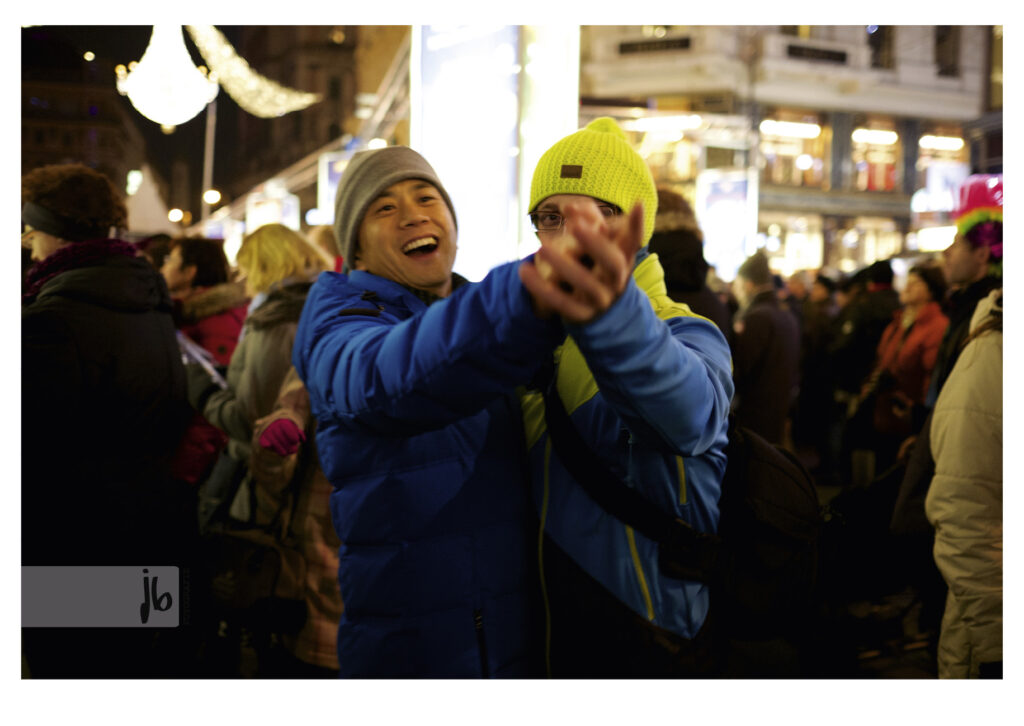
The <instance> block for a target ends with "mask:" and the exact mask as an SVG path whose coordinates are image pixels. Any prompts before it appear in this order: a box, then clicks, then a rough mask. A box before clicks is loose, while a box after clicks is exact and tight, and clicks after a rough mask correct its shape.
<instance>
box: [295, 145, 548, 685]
mask: <svg viewBox="0 0 1024 726" xmlns="http://www.w3.org/2000/svg"><path fill="white" fill-rule="evenodd" d="M335 220H336V222H335V228H336V231H337V236H338V240H339V242H340V243H341V244H342V245H343V247H344V250H345V263H346V267H347V268H348V269H349V274H348V275H347V277H346V275H343V274H339V273H333V272H326V273H323V274H322V275H321V276H320V278H319V279H318V281H317V282H316V284H314V286H313V287H312V289H311V290H310V292H309V296H308V298H307V301H306V305H305V308H304V311H303V315H302V318H301V320H300V322H299V328H298V332H297V335H296V340H295V347H294V349H293V361H294V363H295V367H296V368H297V370H298V372H299V375H300V376H301V377H302V379H303V381H304V382H305V384H306V387H307V389H308V390H309V395H310V400H311V404H312V408H313V412H314V414H315V415H316V417H317V419H318V422H319V427H318V432H317V448H318V450H319V452H320V457H321V464H322V467H323V470H324V472H325V474H326V475H327V478H328V479H329V480H330V482H331V483H332V485H333V486H334V492H333V494H332V495H331V513H332V518H333V520H334V527H335V529H336V531H337V533H338V536H339V538H340V539H341V541H342V546H341V550H340V565H339V568H338V578H339V582H340V585H341V594H342V599H343V601H344V603H345V611H344V614H343V615H342V619H341V623H340V626H339V629H338V658H339V662H340V666H341V675H342V676H347V677H403V676H411V677H460V678H467V677H526V676H532V675H539V673H540V659H539V652H540V650H539V649H540V643H541V630H540V627H541V624H540V605H539V588H538V587H537V578H536V553H535V549H534V548H535V546H536V545H535V543H536V537H537V524H536V514H535V513H534V512H533V511H532V506H531V504H530V501H529V487H528V483H527V482H528V473H527V468H526V451H525V448H524V445H523V426H522V419H521V414H520V409H519V404H518V401H517V400H516V397H515V395H514V389H515V386H516V385H518V384H524V383H526V382H528V381H529V380H530V379H531V378H532V377H533V376H534V374H535V372H536V371H537V369H538V368H540V366H541V365H542V364H543V363H544V362H545V361H546V360H547V359H548V358H550V355H551V351H552V350H553V349H554V347H555V345H557V343H558V342H559V341H560V339H561V337H562V335H563V332H562V329H561V325H560V323H559V322H558V321H557V319H555V318H550V319H541V318H539V317H537V316H536V315H535V314H534V312H533V309H532V305H531V298H530V295H529V294H528V293H527V292H526V290H525V289H524V288H523V287H522V285H521V284H520V282H519V280H518V278H517V274H516V270H517V266H518V263H511V264H507V265H504V266H501V267H498V268H496V269H495V270H493V271H492V272H491V273H490V274H489V275H488V276H487V277H486V278H485V279H484V280H483V281H481V282H480V283H477V284H466V281H465V280H464V279H462V278H461V277H459V276H458V275H453V274H452V265H453V263H454V260H455V252H456V233H457V228H456V221H455V212H454V210H453V208H452V204H451V201H450V199H449V198H448V194H447V192H446V191H445V189H444V187H443V186H442V184H441V182H440V181H439V180H438V178H437V175H436V174H435V173H434V170H433V169H432V168H431V167H430V165H429V164H428V163H427V162H426V161H425V160H424V159H423V158H422V157H421V156H420V155H419V154H417V153H416V152H415V151H413V150H411V149H409V148H406V147H388V148H384V149H380V150H375V151H368V152H361V153H359V154H356V155H355V156H354V157H353V158H352V160H351V161H350V162H349V164H348V166H347V168H346V170H345V173H344V174H343V176H342V179H341V180H340V182H339V187H338V195H337V199H336V214H335Z"/></svg>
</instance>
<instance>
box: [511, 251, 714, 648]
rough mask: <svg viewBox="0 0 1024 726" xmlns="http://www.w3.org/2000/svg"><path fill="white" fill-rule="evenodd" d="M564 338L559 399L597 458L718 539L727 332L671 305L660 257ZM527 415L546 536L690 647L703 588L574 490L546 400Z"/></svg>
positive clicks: (528, 401) (530, 401) (537, 400)
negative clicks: (675, 574)
mask: <svg viewBox="0 0 1024 726" xmlns="http://www.w3.org/2000/svg"><path fill="white" fill-rule="evenodd" d="M568 332H569V336H570V337H569V338H567V339H566V341H565V343H564V345H562V346H561V347H560V348H559V349H558V350H557V351H556V353H555V359H556V370H557V386H558V393H559V395H560V396H561V398H562V401H563V402H564V404H565V408H566V411H568V412H569V414H570V417H571V418H572V421H573V424H574V426H575V427H576V429H577V430H578V431H579V432H580V434H581V435H582V436H583V438H584V439H585V440H586V441H587V442H588V444H589V445H590V448H591V449H592V450H593V451H594V452H595V455H597V456H598V457H599V458H600V460H601V462H602V463H603V464H604V465H605V466H606V467H607V468H608V469H609V470H610V471H612V472H615V473H616V474H617V475H618V476H620V477H621V478H623V479H624V480H625V481H627V483H629V484H630V485H631V486H633V487H635V488H637V489H639V490H640V491H641V492H642V493H643V494H644V496H646V497H647V499H649V500H650V501H652V502H654V503H655V504H657V505H659V506H660V507H661V508H662V509H664V510H665V511H667V512H670V513H672V514H673V515H674V516H676V517H679V518H681V519H683V520H685V521H686V522H688V523H689V524H691V525H692V526H693V527H695V528H696V529H697V530H699V531H702V532H714V531H716V529H717V526H718V514H719V512H718V500H719V495H720V493H721V481H722V476H723V474H724V472H725V463H726V457H725V445H726V443H727V435H726V429H727V427H728V415H729V403H730V400H731V399H732V395H733V383H732V372H731V363H730V357H729V346H728V344H727V343H726V340H725V337H724V336H723V335H722V332H721V331H720V330H719V329H718V328H717V327H716V326H715V325H714V323H712V322H711V321H709V320H707V319H706V318H703V317H700V316H698V315H696V314H695V313H693V312H691V311H690V309H689V308H688V307H687V306H685V305H682V304H680V303H676V302H674V301H672V300H671V299H670V298H669V297H668V296H667V293H666V291H665V282H664V273H663V271H662V268H661V264H660V263H659V262H658V257H657V255H655V254H651V255H649V256H647V257H645V258H644V259H643V260H642V261H641V262H640V263H639V264H638V265H637V267H636V269H635V270H634V271H633V279H632V280H631V281H630V283H629V285H628V286H627V288H626V290H625V292H624V293H623V295H622V296H621V297H620V298H619V299H618V300H617V301H616V302H615V304H614V305H612V307H611V308H610V309H609V310H608V311H607V312H606V313H605V314H603V315H602V316H601V317H599V318H598V319H597V320H595V321H593V322H591V323H589V324H587V325H583V326H568ZM523 415H524V422H525V425H526V427H527V445H528V446H529V451H530V465H531V470H532V472H533V479H534V482H535V499H536V506H537V507H538V511H539V512H540V514H541V520H542V523H543V526H544V528H545V531H546V532H547V534H548V535H549V536H550V537H551V538H552V539H553V540H554V541H555V543H556V544H557V545H558V546H559V547H560V548H561V549H562V550H564V551H565V553H566V554H568V555H569V556H570V557H571V558H572V559H573V560H575V562H576V563H577V564H578V565H579V566H580V567H582V568H583V569H584V570H585V571H586V572H587V573H589V574H590V575H591V576H592V577H593V578H594V579H596V580H597V581H598V582H600V583H601V584H602V585H604V587H605V588H607V589H608V590H609V591H611V592H612V593H613V594H614V595H615V596H616V597H618V598H619V600H621V601H622V602H623V603H625V604H626V605H628V606H629V607H630V608H631V609H632V610H633V611H634V612H635V613H638V614H639V615H641V616H643V617H645V618H647V619H648V620H649V621H650V622H652V623H654V624H655V625H657V626H660V627H661V628H664V629H667V630H670V631H672V632H673V633H676V634H677V635H680V636H682V637H684V638H688V639H689V638H693V637H694V636H695V635H696V634H697V631H699V630H700V627H701V625H702V624H703V623H704V619H705V616H706V615H707V610H708V591H707V587H706V586H705V585H703V584H701V583H698V582H691V581H684V580H678V579H673V578H670V577H665V576H663V575H662V574H661V572H660V570H659V568H658V547H657V545H656V544H655V543H654V542H653V541H652V540H649V539H647V538H646V537H644V536H643V535H640V534H638V533H635V532H634V531H633V529H632V528H631V527H628V526H626V525H625V524H623V523H622V522H620V521H619V520H617V519H615V518H614V517H612V516H610V515H609V514H607V513H606V512H605V511H604V510H603V509H601V508H600V507H599V506H598V505H597V504H596V503H595V502H594V501H593V500H592V499H591V498H590V497H589V496H588V495H587V494H586V492H585V491H584V490H583V489H582V487H580V486H579V485H578V484H577V483H576V482H575V481H574V480H573V479H572V477H571V476H570V474H569V473H568V472H567V471H566V470H565V468H564V467H563V465H562V462H561V460H560V459H559V457H558V454H557V453H556V452H554V451H553V449H552V447H551V443H550V441H549V438H548V435H547V431H546V426H545V423H544V403H543V399H542V397H541V394H539V393H536V392H533V393H527V394H526V395H524V397H523ZM580 606H581V607H585V604H584V603H580ZM553 635H554V634H553Z"/></svg>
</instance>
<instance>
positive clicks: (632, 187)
mask: <svg viewBox="0 0 1024 726" xmlns="http://www.w3.org/2000/svg"><path fill="white" fill-rule="evenodd" d="M553 194H585V195H586V196H588V197H594V198H595V199H600V200H601V201H603V202H608V203H610V204H614V205H615V206H617V207H619V208H621V209H622V211H623V213H624V214H629V212H630V210H631V209H632V208H633V205H634V204H636V203H637V202H643V205H644V244H647V242H648V240H650V239H651V234H652V233H653V232H654V217H655V215H656V214H657V213H658V192H657V189H656V187H655V185H654V177H653V176H651V170H650V169H649V168H648V167H647V162H645V161H644V160H643V157H642V156H640V154H638V153H637V152H636V151H634V150H633V147H631V146H630V145H629V142H628V141H627V140H626V134H625V133H624V132H623V131H622V129H621V128H619V125H618V124H617V123H615V120H614V119H611V118H609V117H607V116H602V117H601V118H598V119H594V120H593V121H591V122H590V123H589V124H587V125H586V126H585V127H584V128H582V129H580V130H579V131H577V132H576V133H573V134H570V135H569V136H566V137H565V138H564V139H562V140H561V141H558V142H557V143H555V145H554V146H552V147H551V148H550V149H548V150H547V151H545V152H544V155H543V156H542V157H541V158H540V161H539V162H538V163H537V168H536V169H535V170H534V172H533V181H532V182H531V183H530V211H533V210H535V209H536V208H537V205H538V204H540V203H541V202H543V201H544V200H545V199H547V198H548V197H550V196H552V195H553Z"/></svg>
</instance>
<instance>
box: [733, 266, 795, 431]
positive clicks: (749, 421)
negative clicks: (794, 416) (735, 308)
mask: <svg viewBox="0 0 1024 726" xmlns="http://www.w3.org/2000/svg"><path fill="white" fill-rule="evenodd" d="M733 289H734V290H735V292H736V297H737V299H738V300H739V304H740V309H739V313H738V315H737V318H736V321H735V322H734V324H733V328H734V331H735V335H736V339H735V344H734V347H733V378H734V380H735V382H736V398H735V399H734V401H733V409H734V411H735V413H736V422H737V423H738V424H740V425H742V426H746V427H747V428H749V429H751V430H752V431H754V432H756V433H758V434H760V435H761V436H763V437H764V438H765V439H767V440H768V441H770V442H772V443H775V444H783V443H786V444H787V445H788V446H790V447H791V446H792V443H791V442H789V441H787V422H788V419H789V414H790V408H791V406H792V405H793V403H794V402H795V401H796V396H797V393H798V390H797V386H798V385H799V364H800V330H799V328H798V327H797V321H796V318H795V317H794V316H793V315H792V314H791V313H790V312H789V311H787V310H783V309H782V308H781V307H780V306H779V301H778V297H777V296H776V294H775V285H774V282H773V280H772V273H771V269H770V268H769V266H768V258H767V257H766V256H765V254H764V253H763V252H760V251H759V252H755V253H754V254H753V255H751V256H750V257H748V258H747V259H746V260H745V261H744V262H743V264H742V265H740V267H739V270H737V272H736V280H735V282H734V284H733Z"/></svg>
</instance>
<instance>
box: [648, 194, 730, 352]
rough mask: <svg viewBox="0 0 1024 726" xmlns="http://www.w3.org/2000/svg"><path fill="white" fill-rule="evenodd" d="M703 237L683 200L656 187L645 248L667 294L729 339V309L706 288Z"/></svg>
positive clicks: (691, 211) (706, 273)
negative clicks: (660, 270)
mask: <svg viewBox="0 0 1024 726" xmlns="http://www.w3.org/2000/svg"><path fill="white" fill-rule="evenodd" d="M703 240H704V233H703V232H701V230H700V227H698V226H697V218H696V216H695V215H694V213H693V208H692V207H690V204H689V203H688V202H687V201H686V199H684V198H683V197H682V196H681V195H680V194H677V193H675V192H673V191H671V190H669V189H658V216H657V217H656V218H655V220H654V234H653V235H651V241H650V243H649V245H648V247H649V249H650V251H651V252H652V253H654V254H656V255H658V261H659V262H661V266H662V268H663V269H664V270H665V286H666V288H667V289H668V296H669V297H670V298H672V299H673V300H675V301H676V302H681V303H685V304H687V305H689V307H690V309H691V310H693V312H695V313H697V314H698V315H703V316H704V317H706V318H708V319H709V320H710V321H711V322H713V323H714V324H715V325H717V326H718V328H719V330H721V331H722V333H723V335H725V336H726V340H729V339H731V338H732V325H731V321H730V318H729V309H728V307H726V305H725V303H724V302H722V300H721V299H720V298H719V297H718V295H716V294H715V293H714V292H712V291H711V289H710V288H709V287H708V284H707V280H708V267H709V266H708V263H707V261H706V260H705V259H704V242H703Z"/></svg>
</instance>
